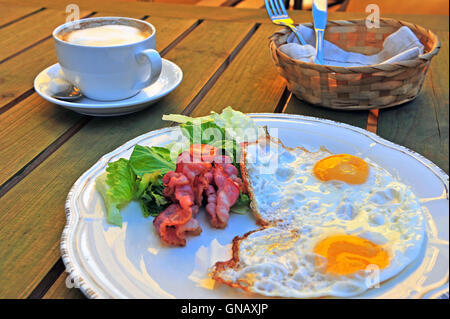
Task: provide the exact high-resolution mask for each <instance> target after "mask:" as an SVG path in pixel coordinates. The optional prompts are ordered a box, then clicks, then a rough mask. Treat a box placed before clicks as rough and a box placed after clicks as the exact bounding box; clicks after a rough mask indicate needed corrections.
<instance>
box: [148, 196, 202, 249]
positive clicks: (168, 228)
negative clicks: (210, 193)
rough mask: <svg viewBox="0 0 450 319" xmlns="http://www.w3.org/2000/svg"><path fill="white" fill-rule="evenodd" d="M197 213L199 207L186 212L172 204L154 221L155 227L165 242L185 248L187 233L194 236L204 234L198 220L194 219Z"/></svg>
mask: <svg viewBox="0 0 450 319" xmlns="http://www.w3.org/2000/svg"><path fill="white" fill-rule="evenodd" d="M197 211H198V206H193V207H192V208H191V209H189V210H185V209H183V208H182V207H181V206H180V205H178V204H171V205H169V207H167V208H166V209H165V210H164V211H163V212H162V213H160V214H159V215H158V216H157V217H156V218H155V219H154V220H153V225H154V227H155V229H156V231H157V232H158V234H159V236H160V237H161V239H162V240H163V241H164V242H166V243H168V244H170V245H174V246H185V245H186V233H187V232H188V233H190V234H192V235H199V234H200V233H201V232H202V229H201V227H200V225H199V224H198V222H197V220H196V219H194V218H192V215H193V214H195V213H197Z"/></svg>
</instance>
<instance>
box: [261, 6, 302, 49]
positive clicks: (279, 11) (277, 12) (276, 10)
mask: <svg viewBox="0 0 450 319" xmlns="http://www.w3.org/2000/svg"><path fill="white" fill-rule="evenodd" d="M264 2H265V3H266V10H267V14H268V15H269V18H270V19H271V20H272V22H273V23H275V24H278V25H284V26H286V27H289V28H290V29H291V30H292V31H293V32H294V34H295V36H296V37H297V39H298V41H299V42H300V43H301V44H302V45H306V42H305V40H303V38H302V36H301V34H300V33H299V32H298V31H297V28H296V27H295V25H294V21H293V20H292V19H291V18H289V16H288V14H287V12H286V8H285V7H284V4H283V1H282V0H264Z"/></svg>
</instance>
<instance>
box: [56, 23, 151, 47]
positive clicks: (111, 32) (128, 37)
mask: <svg viewBox="0 0 450 319" xmlns="http://www.w3.org/2000/svg"><path fill="white" fill-rule="evenodd" d="M147 36H148V35H147V34H145V33H144V32H142V31H141V30H139V29H137V28H134V27H130V26H127V25H102V26H98V27H92V28H86V29H80V30H74V31H72V32H70V33H69V34H68V35H67V37H65V39H64V40H65V41H67V42H70V43H73V44H79V45H88V46H112V45H122V44H130V43H135V42H139V41H142V40H144V39H145V38H147Z"/></svg>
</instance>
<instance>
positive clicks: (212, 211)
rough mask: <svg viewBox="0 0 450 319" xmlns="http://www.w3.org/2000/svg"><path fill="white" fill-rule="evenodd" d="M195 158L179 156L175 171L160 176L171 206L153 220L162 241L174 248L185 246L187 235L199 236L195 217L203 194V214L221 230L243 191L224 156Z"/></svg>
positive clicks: (198, 226) (199, 230) (234, 171)
mask: <svg viewBox="0 0 450 319" xmlns="http://www.w3.org/2000/svg"><path fill="white" fill-rule="evenodd" d="M211 154H214V156H213V155H211V156H209V155H208V156H206V155H204V154H202V156H200V157H199V156H197V157H196V158H194V157H193V156H192V155H191V154H190V152H183V153H181V154H180V155H179V156H178V159H177V167H176V170H175V171H170V172H168V173H167V174H166V175H165V176H164V177H163V183H164V185H165V186H166V187H165V188H164V190H163V195H164V196H165V197H167V198H169V199H170V200H171V201H172V202H173V204H171V205H170V206H169V207H167V208H166V210H164V211H163V212H162V213H160V214H159V215H158V216H157V217H156V218H155V220H154V221H153V224H154V227H155V228H156V230H157V232H158V234H159V235H160V236H161V239H162V240H163V241H164V242H166V243H168V244H170V245H176V246H184V245H186V233H189V234H192V235H199V234H200V233H201V231H202V230H201V227H200V225H199V223H198V221H197V220H196V219H195V218H194V217H195V215H196V214H197V212H198V209H199V207H200V206H201V205H202V204H203V196H204V195H206V198H207V204H206V211H207V213H208V214H209V216H210V222H211V225H212V226H213V227H216V228H224V227H226V225H227V223H228V220H229V211H230V208H231V206H233V205H234V204H235V203H236V201H237V200H238V198H239V194H240V192H241V191H242V190H243V183H242V180H241V179H240V178H239V177H238V170H237V168H236V167H235V166H234V165H233V164H232V161H231V158H229V157H228V156H225V155H221V156H217V155H215V154H217V152H211Z"/></svg>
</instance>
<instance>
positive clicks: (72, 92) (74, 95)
mask: <svg viewBox="0 0 450 319" xmlns="http://www.w3.org/2000/svg"><path fill="white" fill-rule="evenodd" d="M52 97H53V98H55V99H58V100H62V101H75V100H78V99H79V98H81V97H83V94H82V93H81V91H80V89H79V88H77V87H76V86H74V85H72V84H71V85H70V86H69V88H68V89H67V90H64V91H61V92H57V93H54V94H53V95H52Z"/></svg>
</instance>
